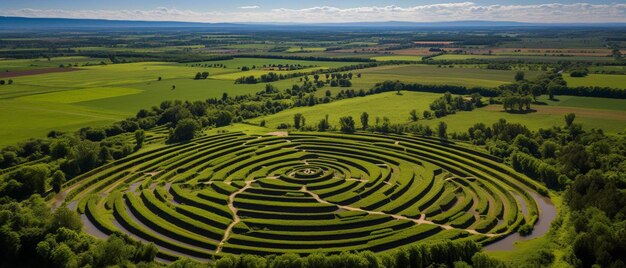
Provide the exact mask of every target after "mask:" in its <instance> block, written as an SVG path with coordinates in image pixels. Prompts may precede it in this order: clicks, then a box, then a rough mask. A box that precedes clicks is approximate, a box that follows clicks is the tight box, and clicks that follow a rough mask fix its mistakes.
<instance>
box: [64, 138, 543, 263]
mask: <svg viewBox="0 0 626 268" xmlns="http://www.w3.org/2000/svg"><path fill="white" fill-rule="evenodd" d="M76 181H78V183H76V184H74V185H73V186H72V187H71V192H70V193H69V195H68V198H70V199H72V200H74V204H75V207H76V209H77V210H78V211H79V212H80V213H83V214H84V217H83V220H84V221H85V222H86V223H85V224H86V225H89V226H93V227H94V228H92V229H93V230H92V231H93V232H96V233H99V235H100V236H106V235H110V234H112V233H115V232H119V233H124V234H127V235H129V236H131V237H133V238H135V239H137V240H141V241H147V242H153V243H155V245H157V247H158V248H159V257H161V258H164V259H174V258H176V257H180V256H186V257H191V258H196V259H210V258H211V257H212V256H214V255H216V254H224V253H235V254H240V253H251V254H261V255H268V254H280V253H286V252H294V253H299V254H307V253H311V252H316V251H323V252H341V251H353V250H371V251H374V252H380V251H385V250H389V249H393V248H396V247H399V246H403V245H407V244H410V243H414V242H424V241H432V240H439V239H466V240H474V241H478V242H481V243H488V242H491V241H494V240H496V239H500V238H502V237H504V236H506V235H508V234H510V233H513V232H515V230H517V228H518V227H519V226H521V225H523V224H534V222H536V221H537V217H538V208H537V204H536V203H535V201H534V199H533V198H532V197H531V196H530V195H529V194H528V192H527V190H528V189H530V188H533V187H536V185H534V184H533V183H532V182H530V180H529V179H528V178H526V177H524V176H523V175H520V174H518V173H516V172H514V171H512V170H511V169H510V168H508V167H506V166H504V165H503V164H501V163H499V162H498V159H496V158H494V157H492V156H489V155H487V154H484V153H480V152H476V151H472V150H469V149H467V148H465V147H461V146H458V145H454V144H448V143H442V142H440V141H438V140H434V139H427V138H421V137H410V136H394V135H386V136H383V135H376V134H354V135H341V134H333V133H300V134H290V135H289V136H284V137H282V136H281V137H279V136H272V135H266V136H251V135H245V134H242V133H227V134H219V135H213V136H206V137H202V138H199V139H196V140H194V141H192V142H190V143H186V144H180V145H172V146H168V147H164V148H161V149H155V150H152V151H147V152H144V153H141V154H139V155H136V156H134V157H132V158H128V159H124V160H122V161H117V162H115V163H112V164H110V165H107V166H104V167H102V168H100V169H98V170H95V171H93V172H91V173H90V174H86V175H85V177H83V178H81V179H79V180H76ZM98 193H102V194H98Z"/></svg>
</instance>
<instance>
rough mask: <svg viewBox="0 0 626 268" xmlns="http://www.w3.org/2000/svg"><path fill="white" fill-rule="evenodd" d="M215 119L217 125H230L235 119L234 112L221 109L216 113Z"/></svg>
mask: <svg viewBox="0 0 626 268" xmlns="http://www.w3.org/2000/svg"><path fill="white" fill-rule="evenodd" d="M214 121H215V126H216V127H223V126H228V125H230V122H232V121H233V114H232V113H231V112H229V111H219V112H217V113H216V114H215V118H214Z"/></svg>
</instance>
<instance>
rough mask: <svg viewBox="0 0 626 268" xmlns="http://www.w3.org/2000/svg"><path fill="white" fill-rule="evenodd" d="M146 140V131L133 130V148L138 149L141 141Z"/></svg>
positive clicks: (141, 143)
mask: <svg viewBox="0 0 626 268" xmlns="http://www.w3.org/2000/svg"><path fill="white" fill-rule="evenodd" d="M145 140H146V133H145V132H144V131H143V129H138V130H136V131H135V142H136V145H135V149H139V148H141V147H142V146H143V142H144V141H145Z"/></svg>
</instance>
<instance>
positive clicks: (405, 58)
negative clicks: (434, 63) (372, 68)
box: [372, 55, 422, 61]
mask: <svg viewBox="0 0 626 268" xmlns="http://www.w3.org/2000/svg"><path fill="white" fill-rule="evenodd" d="M372 59H374V60H377V61H391V60H398V61H421V60H422V57H421V56H399V55H394V56H379V57H373V58H372Z"/></svg>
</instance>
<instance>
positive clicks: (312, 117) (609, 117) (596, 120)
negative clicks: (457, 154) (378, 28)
mask: <svg viewBox="0 0 626 268" xmlns="http://www.w3.org/2000/svg"><path fill="white" fill-rule="evenodd" d="M438 97H440V94H435V93H423V92H402V95H397V94H396V93H395V92H388V93H383V94H377V95H370V96H366V97H357V98H352V99H346V100H341V101H336V102H332V103H329V104H321V105H318V106H314V107H302V108H296V109H291V110H287V111H283V112H280V113H277V114H273V115H268V116H265V117H261V118H257V119H254V120H252V121H251V122H252V123H255V124H258V123H260V122H261V121H262V120H265V121H266V126H268V127H270V128H274V127H276V126H278V125H279V124H281V123H288V124H293V116H294V114H296V113H301V114H302V115H304V117H305V118H306V122H308V123H307V124H313V125H316V124H317V123H318V122H319V120H320V119H322V118H323V117H324V116H325V115H326V114H328V115H329V119H330V122H331V124H333V125H338V124H339V123H338V122H339V118H340V117H342V116H352V117H353V118H354V119H355V121H356V122H357V126H360V125H361V124H360V121H359V116H360V115H361V113H363V112H367V113H368V114H369V116H370V119H369V123H370V124H372V125H373V124H375V118H376V117H380V118H381V119H382V117H383V116H387V117H388V118H389V119H390V120H391V122H392V123H406V122H409V112H410V111H411V110H413V109H415V110H417V111H418V112H419V113H420V115H421V113H422V112H423V111H424V110H428V109H429V104H430V103H431V102H432V101H433V100H435V99H437V98H438ZM559 98H560V101H558V102H556V101H549V100H547V98H545V97H541V98H539V101H540V102H542V101H543V102H544V103H545V105H533V106H532V108H533V109H534V110H536V111H535V112H532V113H528V114H511V113H506V112H504V111H503V109H502V107H501V105H488V106H486V107H483V108H479V109H476V110H474V111H471V112H458V113H457V114H453V115H448V116H445V117H442V118H435V119H429V120H424V119H420V120H418V122H419V123H420V124H423V125H427V126H430V127H432V128H435V127H436V126H437V125H438V124H439V122H441V121H443V122H446V123H447V124H448V131H449V132H461V131H467V129H468V128H469V127H471V126H473V125H474V124H475V123H479V122H482V123H485V124H487V125H491V124H493V123H495V122H497V121H498V120H500V119H501V118H503V119H505V120H507V121H508V122H512V123H521V124H524V125H526V126H528V128H530V129H531V130H538V129H539V128H549V127H551V126H564V124H565V123H564V116H565V114H567V113H575V114H576V120H575V122H576V123H581V124H583V127H584V128H585V129H591V128H595V129H599V128H601V129H603V130H604V131H605V132H607V133H613V134H615V133H620V132H623V131H625V130H626V129H625V128H626V108H624V107H626V100H620V99H598V98H591V97H574V96H563V97H561V96H559ZM319 111H324V112H323V113H320V112H319ZM420 117H421V116H420Z"/></svg>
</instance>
